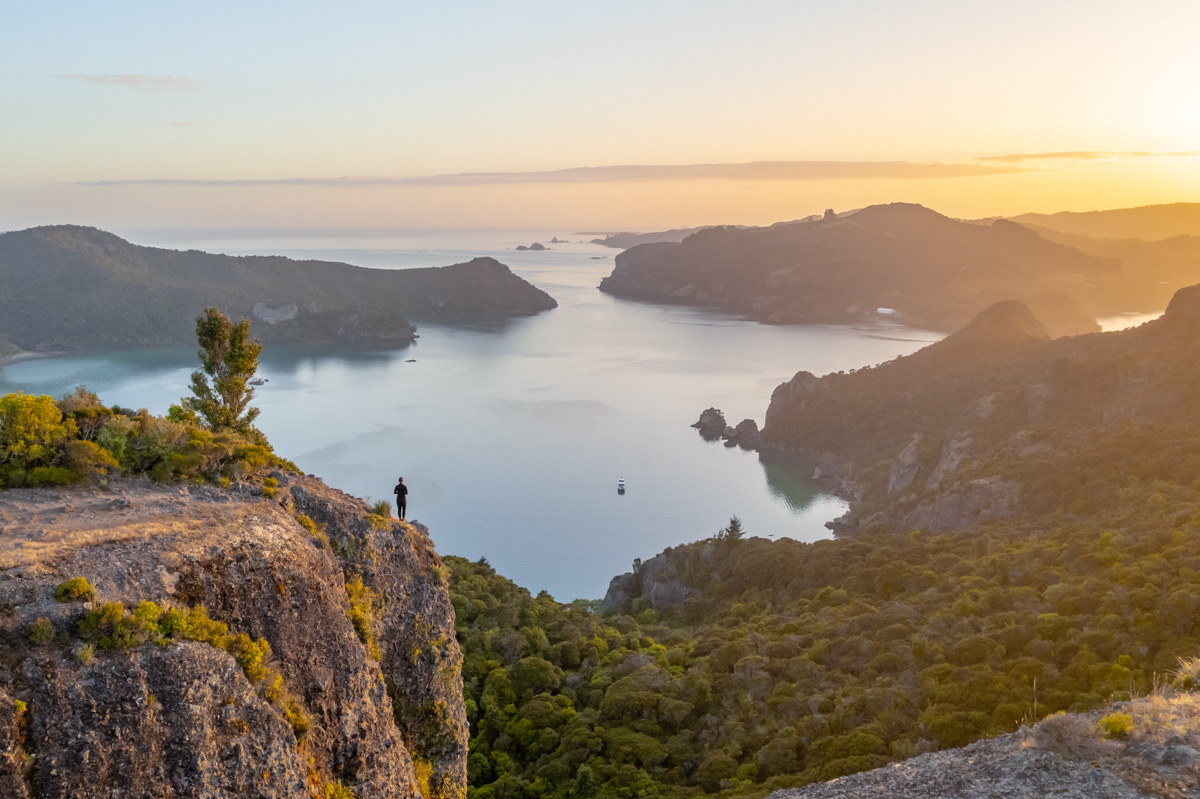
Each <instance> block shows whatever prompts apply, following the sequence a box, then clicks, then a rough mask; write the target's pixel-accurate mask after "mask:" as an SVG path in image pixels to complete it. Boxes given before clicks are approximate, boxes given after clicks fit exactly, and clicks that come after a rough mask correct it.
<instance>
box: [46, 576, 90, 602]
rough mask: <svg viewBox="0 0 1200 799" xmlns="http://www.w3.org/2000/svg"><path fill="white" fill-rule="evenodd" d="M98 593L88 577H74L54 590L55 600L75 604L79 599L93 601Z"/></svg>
mask: <svg viewBox="0 0 1200 799" xmlns="http://www.w3.org/2000/svg"><path fill="white" fill-rule="evenodd" d="M95 595H96V592H95V591H94V590H93V589H92V586H91V584H90V583H88V581H87V578H86V577H72V578H71V579H70V580H67V581H66V582H63V583H61V584H60V585H59V586H58V588H56V589H54V598H55V599H57V600H58V601H59V602H74V601H75V600H77V599H92V598H94V597H95Z"/></svg>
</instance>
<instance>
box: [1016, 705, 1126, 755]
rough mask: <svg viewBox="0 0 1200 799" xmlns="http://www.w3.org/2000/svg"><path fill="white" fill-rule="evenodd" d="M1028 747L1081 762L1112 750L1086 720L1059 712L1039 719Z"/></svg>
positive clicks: (1096, 729)
mask: <svg viewBox="0 0 1200 799" xmlns="http://www.w3.org/2000/svg"><path fill="white" fill-rule="evenodd" d="M1029 743H1031V744H1032V745H1033V746H1035V747H1037V748H1038V749H1046V750H1049V751H1051V752H1056V753H1058V754H1060V755H1064V756H1066V757H1074V758H1081V759H1090V758H1093V757H1098V756H1099V755H1102V754H1104V753H1105V752H1106V751H1108V749H1109V748H1110V747H1111V746H1112V744H1110V743H1109V742H1108V741H1105V740H1104V739H1103V738H1101V737H1100V730H1099V729H1098V728H1097V726H1096V725H1095V724H1094V723H1092V722H1090V721H1088V719H1087V718H1085V717H1083V716H1080V715H1077V714H1075V713H1063V712H1061V711H1060V712H1058V713H1054V714H1051V715H1049V716H1047V717H1046V718H1044V719H1042V720H1041V721H1040V722H1039V723H1038V724H1037V725H1036V726H1035V727H1034V728H1033V732H1032V739H1031V740H1030V741H1029Z"/></svg>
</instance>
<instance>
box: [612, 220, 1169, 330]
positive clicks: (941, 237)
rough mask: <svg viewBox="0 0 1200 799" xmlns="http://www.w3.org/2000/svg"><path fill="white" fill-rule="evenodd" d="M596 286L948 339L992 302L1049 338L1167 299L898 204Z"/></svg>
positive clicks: (775, 316) (626, 256)
mask: <svg viewBox="0 0 1200 799" xmlns="http://www.w3.org/2000/svg"><path fill="white" fill-rule="evenodd" d="M600 288H601V290H602V291H606V292H608V293H610V294H614V295H617V296H621V297H629V298H632V299H639V300H648V301H653V302H675V303H687V304H693V305H700V306H705V307H714V308H720V309H722V310H727V311H732V312H736V313H742V314H746V315H747V316H749V317H751V318H754V319H759V320H761V321H765V322H771V323H778V324H788V323H797V322H820V323H843V322H853V321H858V320H861V319H864V318H873V317H874V316H875V314H876V310H877V309H878V308H889V309H894V310H895V311H897V312H898V313H899V314H900V317H901V318H902V319H903V320H904V321H905V322H906V323H907V324H909V325H912V326H918V327H926V328H930V329H933V330H946V331H951V330H957V329H958V328H960V327H962V326H963V325H964V324H966V323H967V322H968V321H970V319H971V317H972V316H974V315H975V314H976V313H978V312H979V311H981V310H982V309H983V308H985V307H987V306H988V305H990V304H992V303H994V302H998V301H1000V300H1006V299H1020V300H1023V301H1025V302H1027V303H1028V304H1029V305H1030V306H1031V307H1033V308H1034V310H1035V312H1036V313H1037V314H1038V316H1039V318H1041V319H1042V321H1043V323H1044V324H1046V326H1047V328H1048V329H1049V330H1050V332H1051V334H1052V335H1055V336H1058V335H1076V334H1079V333H1087V332H1093V331H1097V330H1099V327H1098V326H1097V325H1096V322H1095V319H1094V317H1096V316H1104V315H1110V314H1115V313H1120V312H1124V311H1134V310H1144V311H1153V310H1157V309H1159V308H1161V307H1162V303H1164V302H1165V299H1166V298H1165V297H1162V296H1161V292H1160V290H1159V289H1158V287H1157V286H1156V285H1154V284H1153V282H1152V281H1145V280H1141V279H1135V278H1131V277H1129V276H1128V275H1126V274H1125V273H1124V272H1123V271H1122V266H1121V262H1120V261H1118V260H1115V259H1103V258H1096V257H1093V256H1090V255H1086V254H1084V253H1082V252H1080V251H1078V250H1075V249H1072V248H1070V247H1065V246H1063V245H1060V244H1056V243H1054V242H1051V241H1048V240H1046V239H1044V238H1042V237H1041V236H1039V235H1037V234H1036V233H1034V232H1032V231H1030V230H1028V229H1026V228H1024V227H1022V226H1021V225H1018V224H1016V223H1013V222H1009V221H1005V220H998V221H995V222H993V223H990V224H972V223H967V222H960V221H957V220H954V219H950V218H949V217H945V216H942V215H941V214H939V213H937V212H935V211H931V210H930V209H928V208H923V207H921V206H919V205H910V204H905V203H894V204H891V205H877V206H871V207H869V208H864V209H862V210H860V211H856V212H854V213H852V214H845V215H841V216H836V215H835V216H831V217H830V218H821V219H813V220H809V221H804V222H799V223H795V224H787V225H777V226H774V227H769V228H754V229H745V230H739V229H735V228H728V227H717V228H706V229H703V230H700V231H698V232H697V233H694V234H693V235H691V236H688V237H687V238H686V239H684V240H683V241H682V242H681V243H678V244H674V243H660V244H646V245H641V246H637V247H633V248H632V249H630V250H627V251H625V252H623V253H621V254H620V255H618V256H617V259H616V266H615V268H614V270H613V273H612V274H611V275H610V276H609V277H607V278H605V279H604V280H603V281H602V282H601V284H600Z"/></svg>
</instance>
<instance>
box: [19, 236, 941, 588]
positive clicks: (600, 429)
mask: <svg viewBox="0 0 1200 799" xmlns="http://www.w3.org/2000/svg"><path fill="white" fill-rule="evenodd" d="M555 235H556V236H557V237H558V238H560V239H569V240H570V242H571V243H563V244H547V242H548V240H549V239H550V238H551V237H552V236H555ZM126 237H127V238H129V239H130V240H131V241H134V242H135V243H139V244H151V245H155V246H166V247H173V248H179V249H188V248H195V249H202V250H205V251H209V252H225V253H229V254H234V255H244V254H254V255H259V254H280V255H288V256H291V257H294V258H316V259H323V260H340V261H346V262H349V263H355V264H360V265H363V266H372V267H381V268H404V267H412V266H439V265H444V264H450V263H457V262H462V261H465V260H469V259H470V258H472V257H475V256H478V255H490V256H493V257H495V258H497V259H499V260H500V261H503V262H504V263H506V264H508V265H509V266H510V267H511V268H512V269H513V271H514V272H516V273H517V274H519V275H521V276H522V277H524V278H525V279H527V280H529V281H530V282H532V283H533V284H535V285H537V286H538V287H540V288H542V289H544V290H545V291H547V292H549V293H550V294H551V295H552V296H553V297H554V298H555V299H556V300H558V303H559V307H558V308H557V309H555V310H552V311H547V312H544V313H541V314H539V315H537V316H533V317H523V318H517V319H510V320H505V321H497V322H492V323H479V324H461V325H455V324H444V323H430V322H421V321H420V320H417V324H418V328H419V330H418V332H419V334H420V338H419V339H418V340H417V341H415V342H414V343H412V344H410V345H408V346H405V347H399V348H397V347H380V346H364V345H343V344H331V343H321V344H303V345H299V344H298V345H272V346H269V347H267V348H266V349H265V350H264V352H263V355H262V359H261V362H260V368H259V376H260V377H262V378H265V379H266V380H267V382H266V384H264V385H262V386H261V387H259V388H258V389H257V392H256V396H255V403H254V404H255V405H257V406H258V407H259V408H261V410H262V414H261V416H260V417H259V420H258V425H259V427H260V428H261V429H262V430H263V431H264V432H265V433H266V434H267V436H268V437H269V438H270V440H271V442H272V444H273V445H274V446H275V448H276V450H277V451H279V452H280V453H281V454H282V455H284V456H285V457H287V458H290V459H291V460H293V461H295V462H296V463H297V464H298V465H299V466H300V467H301V468H302V469H304V470H305V471H307V472H311V473H313V474H316V475H319V476H320V477H322V478H323V479H324V480H325V481H326V482H327V483H328V484H330V485H332V486H335V487H337V488H341V489H343V490H345V491H348V492H350V493H351V494H355V495H357V496H361V497H367V498H371V499H392V493H391V489H392V486H393V485H394V484H395V482H396V478H398V477H400V476H403V477H404V480H405V483H407V484H408V486H409V490H410V493H409V509H408V517H409V518H410V519H417V520H419V521H420V522H422V523H424V524H426V525H428V526H429V528H430V533H431V535H432V537H433V539H434V543H435V545H436V546H437V549H438V551H439V552H440V553H442V554H443V555H462V556H465V557H468V558H471V559H477V558H480V557H486V558H487V559H488V560H489V561H490V562H491V563H492V565H493V566H494V567H495V568H496V569H497V570H498V571H499V572H500V573H501V574H504V575H506V576H508V577H510V578H512V579H513V580H515V581H516V582H517V583H519V584H520V585H522V586H525V587H526V588H529V589H530V590H532V591H534V592H537V591H540V590H546V591H549V592H550V593H551V594H552V595H553V596H554V597H555V598H557V599H560V600H564V601H569V600H571V599H575V598H599V597H601V596H603V595H604V592H605V589H606V587H607V585H608V582H609V580H610V579H611V578H612V577H613V576H614V575H616V574H619V573H621V572H624V571H628V570H629V568H630V564H631V562H632V561H633V559H634V558H642V559H645V558H649V557H651V556H653V555H655V554H656V553H658V552H659V551H661V550H662V549H664V548H665V547H668V546H674V545H677V544H682V543H685V542H689V541H694V540H698V539H701V538H705V537H708V536H711V535H713V534H714V533H716V532H717V530H718V529H719V528H721V527H722V526H724V525H726V524H728V522H729V519H730V517H731V516H734V515H737V516H738V517H739V518H740V519H741V521H742V523H743V525H744V527H745V529H746V530H747V533H748V534H749V535H752V536H762V537H772V538H782V537H789V538H795V539H799V540H805V541H811V540H816V539H818V538H824V537H828V535H829V533H828V531H827V530H826V529H825V527H824V523H825V522H826V521H829V520H830V519H833V518H834V517H836V516H838V515H840V514H841V513H842V512H843V510H844V503H843V502H842V501H841V500H839V499H837V498H836V497H833V496H830V495H827V494H823V493H821V491H820V490H819V489H818V488H817V487H816V486H815V485H814V484H813V483H812V482H811V481H810V480H809V479H808V478H809V475H810V474H811V467H810V466H806V465H805V464H803V463H792V462H787V461H770V460H766V461H764V460H760V458H759V456H758V455H757V453H754V452H749V451H744V450H742V449H738V448H732V449H731V448H727V447H725V446H724V445H723V443H722V442H719V441H718V442H707V441H704V440H703V439H701V438H700V436H699V435H698V434H697V433H696V431H695V430H693V429H692V428H691V427H689V425H690V424H691V423H692V422H694V421H695V420H696V419H697V417H698V416H699V414H700V412H701V411H702V410H704V409H705V408H707V407H709V406H715V407H717V408H719V409H721V410H723V411H724V412H725V415H726V418H727V419H728V420H729V422H730V424H736V423H737V422H738V421H740V420H741V419H743V418H753V419H755V420H756V421H757V422H758V423H759V425H760V426H761V425H762V423H763V416H764V413H765V411H766V408H767V404H768V402H769V400H770V396H771V392H772V390H773V389H774V388H775V387H776V386H777V385H778V384H779V383H781V382H783V381H785V380H788V379H790V378H791V377H792V376H793V375H794V374H795V373H796V372H797V371H798V370H801V369H803V370H807V371H810V372H814V373H816V374H824V373H827V372H833V371H838V370H849V369H853V368H857V367H861V366H864V365H869V364H875V363H879V362H882V361H885V360H888V359H890V358H893V357H895V356H897V355H901V354H907V353H910V352H913V351H915V350H916V349H919V348H920V347H923V346H925V345H926V344H928V343H930V342H931V341H934V340H936V339H937V338H939V336H938V335H937V334H933V333H929V332H926V331H919V330H909V329H905V328H902V327H898V326H895V325H887V324H885V323H880V324H879V325H865V326H831V325H798V326H787V327H781V326H769V325H761V324H758V323H755V322H750V321H745V320H742V319H739V318H736V317H733V316H729V315H725V314H719V313H712V312H707V311H702V310H697V309H692V308H684V307H678V306H659V305H654V304H648V303H640V302H631V301H627V300H619V299H615V298H613V297H610V296H608V295H606V294H602V293H601V292H600V291H598V290H597V288H596V286H597V285H598V284H599V282H600V279H601V278H602V277H604V276H605V275H607V274H608V273H609V272H611V270H612V266H613V258H614V256H615V255H616V254H617V251H616V250H612V249H608V248H605V247H601V246H598V245H594V244H588V243H583V242H582V241H581V239H582V238H584V237H581V236H579V235H574V234H572V232H571V231H544V230H543V231H511V230H465V231H406V230H390V231H317V232H307V233H297V232H296V231H273V232H259V233H257V234H247V233H237V232H219V231H158V232H151V231H144V232H127V233H126ZM534 240H538V241H541V242H542V243H543V244H547V246H549V247H551V248H552V249H550V250H547V251H544V252H518V251H516V250H515V249H514V248H515V246H516V245H518V244H530V243H532V242H533V241H534ZM284 294H286V292H285V291H283V290H281V297H282V296H283V295H284ZM264 299H268V300H271V299H277V298H264ZM196 364H197V361H196V351H195V348H194V347H186V348H179V349H173V350H155V351H132V352H129V351H127V352H97V353H88V354H86V355H71V356H62V357H56V358H48V359H43V360H33V361H25V362H20V363H15V364H11V365H9V366H7V367H5V368H3V369H2V370H0V393H7V392H10V391H25V392H26V393H48V394H52V395H55V396H59V395H61V394H63V393H65V392H68V391H70V390H71V389H73V388H74V387H75V386H77V385H81V384H82V385H86V386H87V387H88V388H89V389H91V390H93V391H96V392H97V393H99V394H100V396H101V398H102V399H103V400H104V401H105V402H106V403H109V404H112V403H116V404H119V405H122V406H126V407H133V408H141V407H148V408H149V409H150V410H151V411H153V412H154V413H163V412H165V411H166V408H167V406H168V405H169V404H171V403H172V402H177V401H178V400H179V398H180V397H182V396H184V395H185V394H186V393H187V392H188V376H189V374H190V373H191V371H192V370H193V369H194V368H196ZM622 477H623V478H625V483H626V486H627V489H626V491H625V493H624V494H618V493H617V480H618V479H619V478H622Z"/></svg>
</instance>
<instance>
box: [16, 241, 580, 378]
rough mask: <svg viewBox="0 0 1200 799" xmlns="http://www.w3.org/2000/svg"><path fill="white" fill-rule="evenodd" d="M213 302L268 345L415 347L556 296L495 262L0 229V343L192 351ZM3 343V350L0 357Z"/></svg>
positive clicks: (545, 305) (537, 308)
mask: <svg viewBox="0 0 1200 799" xmlns="http://www.w3.org/2000/svg"><path fill="white" fill-rule="evenodd" d="M210 306H211V307H216V308H219V309H221V310H222V311H223V312H224V313H226V314H228V315H230V316H232V317H234V318H235V319H236V318H238V317H243V318H246V319H249V320H250V321H251V333H252V334H253V335H254V336H255V337H256V338H258V339H260V340H262V341H264V342H275V341H377V342H378V341H384V342H395V343H404V342H407V341H411V340H412V339H413V336H414V330H415V328H414V327H413V325H412V324H411V323H410V321H409V320H410V319H414V320H417V321H418V322H419V321H422V320H430V321H448V320H471V319H479V318H490V317H496V316H514V315H527V314H536V313H539V312H541V311H545V310H549V309H551V308H554V307H556V306H557V303H556V302H555V301H554V299H553V298H552V297H551V296H550V295H548V294H547V293H546V292H544V291H542V290H541V289H539V288H537V287H536V286H533V285H532V284H530V283H529V282H528V281H526V280H524V279H522V278H520V277H518V276H517V275H515V274H513V273H512V271H511V270H510V269H509V268H508V267H507V266H505V265H504V264H502V263H500V262H499V261H497V260H495V259H494V258H475V259H473V260H471V261H468V262H466V263H461V264H454V265H452V266H441V267H428V268H420V269H366V268H363V267H359V266H352V265H350V264H345V263H335V262H330V261H298V260H293V259H291V258H284V257H282V256H245V257H235V256H229V255H219V254H210V253H205V252H200V251H198V250H187V251H179V250H167V249H160V248H157V247H142V246H138V245H136V244H132V243H130V242H128V241H125V240H124V239H121V238H119V237H117V236H114V235H113V234H111V233H106V232H104V231H102V230H97V229H96V228H88V227H80V226H76V225H57V226H49V227H39V228H30V229H29V230H22V231H17V232H12V233H4V234H0V340H3V339H4V338H5V337H6V338H7V341H8V343H9V345H10V346H11V347H12V348H14V349H20V350H27V351H30V352H47V351H71V350H86V349H128V348H136V347H165V346H173V345H184V344H191V343H192V342H193V341H194V329H193V328H194V323H195V319H196V316H197V315H198V314H200V313H201V312H202V311H203V310H204V309H205V308H207V307H210ZM4 349H5V347H4V345H3V344H2V343H0V357H3V350H4Z"/></svg>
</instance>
